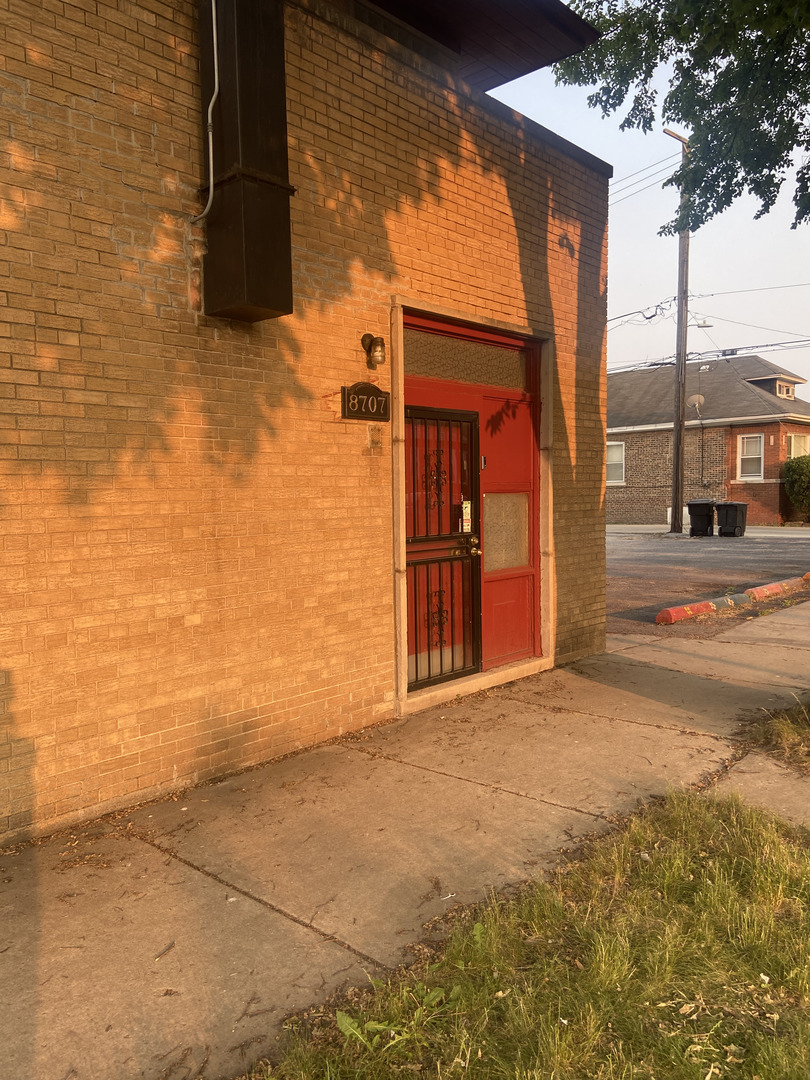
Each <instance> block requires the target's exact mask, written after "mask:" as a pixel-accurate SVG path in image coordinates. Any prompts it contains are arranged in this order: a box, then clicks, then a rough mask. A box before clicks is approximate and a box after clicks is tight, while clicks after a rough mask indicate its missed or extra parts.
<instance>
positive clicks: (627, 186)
mask: <svg viewBox="0 0 810 1080" xmlns="http://www.w3.org/2000/svg"><path fill="white" fill-rule="evenodd" d="M671 172H672V170H671V168H670V166H669V165H665V166H664V167H663V168H662V169H656V171H655V172H654V173H650V174H649V175H648V176H642V177H641V179H640V180H634V181H633V183H632V184H625V186H624V187H621V188H618V190H614V189H613V188H611V189H610V198H611V199H613V196H614V195H621V194H622V193H623V192H625V191H629V190H630V188H634V187H637V186H638V185H639V184H643V183H644V181H645V180H652V179H653V177H655V176H660V175H661V173H671ZM642 190H644V191H646V188H643V189H642Z"/></svg>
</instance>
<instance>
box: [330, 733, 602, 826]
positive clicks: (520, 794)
mask: <svg viewBox="0 0 810 1080" xmlns="http://www.w3.org/2000/svg"><path fill="white" fill-rule="evenodd" d="M348 749H351V750H356V751H357V753H359V754H365V755H366V756H367V757H370V758H377V759H381V760H383V761H390V762H393V763H394V764H395V765H405V766H406V767H407V768H409V769H419V770H420V771H421V772H426V773H431V774H432V775H434V776H444V777H446V778H447V779H448V780H460V781H461V782H462V783H463V784H474V785H475V786H476V787H482V788H486V790H487V791H500V792H501V793H502V794H504V795H514V796H515V798H517V799H526V800H528V801H529V802H535V803H542V804H543V805H544V806H556V807H557V808H558V809H559V810H571V811H572V812H573V813H575V814H582V815H583V816H584V817H589V818H593V819H594V820H595V821H609V820H610V819H609V818H608V817H607V815H605V814H595V813H593V811H591V810H583V809H582V808H581V807H579V806H569V805H568V803H561V802H555V801H554V800H553V799H539V798H538V797H537V796H536V795H527V794H526V792H525V791H512V790H511V788H505V787H501V786H500V784H487V783H486V782H485V781H484V780H473V779H472V778H471V777H469V776H457V775H456V774H455V773H451V772H444V770H442V769H434V768H431V767H430V766H428V765H418V764H415V763H414V762H413V761H404V760H403V759H402V758H397V757H393V756H392V755H391V754H383V753H380V751H379V750H372V749H371V748H369V747H365V746H356V745H352V746H350V747H348Z"/></svg>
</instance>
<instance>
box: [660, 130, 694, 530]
mask: <svg viewBox="0 0 810 1080" xmlns="http://www.w3.org/2000/svg"><path fill="white" fill-rule="evenodd" d="M664 134H665V135H669V136H671V137H672V138H673V139H677V140H678V142H679V143H681V146H682V157H681V161H682V162H685V161H686V155H687V153H688V152H689V140H688V139H685V138H684V137H683V135H676V134H675V132H674V131H670V130H669V128H664ZM685 204H686V192H685V191H684V189H683V187H682V188H681V209H682V210H683V208H684V205H685ZM688 319H689V227H688V225H687V226H686V227H685V228H683V229H681V231H680V232H679V233H678V314H677V320H676V329H675V416H674V422H673V428H672V508H671V511H670V522H669V531H670V532H671V533H682V532H683V435H684V424H685V421H686V402H685V400H684V394H685V388H686V324H687V321H688Z"/></svg>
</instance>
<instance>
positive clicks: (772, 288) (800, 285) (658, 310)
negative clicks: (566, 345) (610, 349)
mask: <svg viewBox="0 0 810 1080" xmlns="http://www.w3.org/2000/svg"><path fill="white" fill-rule="evenodd" d="M806 288H810V281H797V282H795V283H794V284H793V285H763V286H761V287H760V288H757V289H730V290H728V291H727V292H716V293H690V294H689V299H690V300H706V299H708V298H709V297H712V296H741V295H743V294H745V293H758V292H776V291H777V290H779V289H806ZM673 300H674V297H671V296H670V297H667V298H666V299H665V300H660V301H659V302H658V303H657V304H648V305H647V307H645V308H640V309H639V310H638V311H626V312H625V313H624V314H623V315H611V317H610V318H609V319H608V320H607V321H608V322H609V323H612V322H618V321H619V320H620V319H629V318H632V316H633V315H641V316H643V318H644V319H645V320H646V321H647V322H649V321H650V320H651V319H654V318H655V316H656V315H661V314H663V310H662V309H663V308H665V307H666V306H668V305H670V304H672V302H673ZM650 310H652V312H653V313H652V315H645V314H644V313H645V311H650ZM711 318H716V319H718V320H720V321H721V322H723V321H725V322H732V321H733V320H731V319H725V320H723V319H721V318H720V316H719V315H712V316H711ZM636 325H637V326H643V325H644V324H643V323H637V324H636ZM740 325H741V326H753V325H754V324H753V323H740ZM610 329H615V327H611V328H610ZM756 329H759V330H769V329H773V328H772V327H767V326H760V327H756ZM775 332H776V333H778V334H789V333H791V331H790V330H777V331H775Z"/></svg>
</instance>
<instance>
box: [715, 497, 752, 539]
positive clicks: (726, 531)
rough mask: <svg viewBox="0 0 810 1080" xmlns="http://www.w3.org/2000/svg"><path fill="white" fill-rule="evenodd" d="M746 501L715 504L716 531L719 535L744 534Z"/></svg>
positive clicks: (746, 513)
mask: <svg viewBox="0 0 810 1080" xmlns="http://www.w3.org/2000/svg"><path fill="white" fill-rule="evenodd" d="M747 516H748V503H744V502H722V503H718V504H717V532H718V534H719V535H720V536H744V535H745V519H746V517H747Z"/></svg>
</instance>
